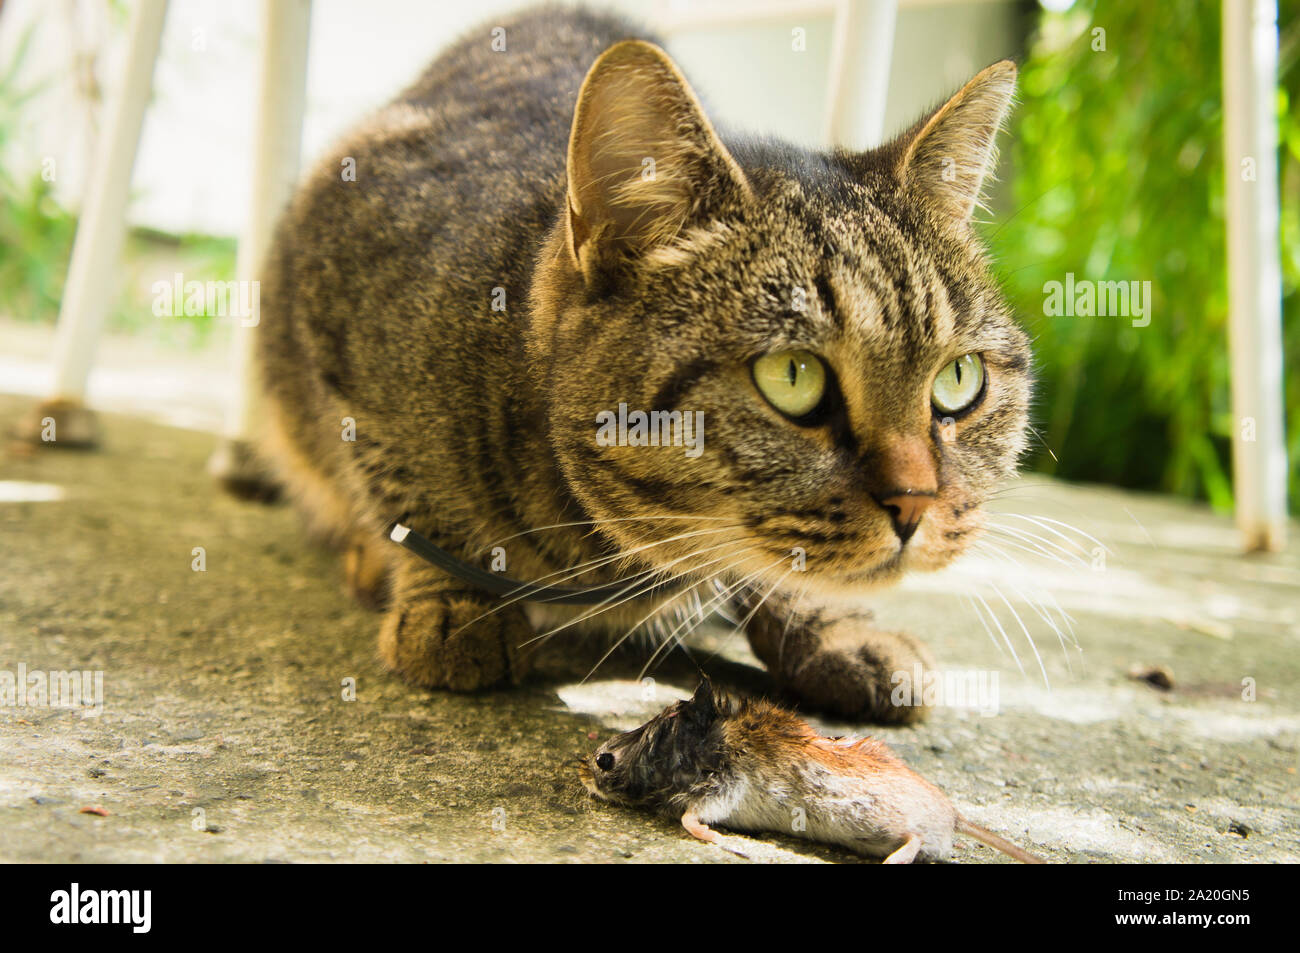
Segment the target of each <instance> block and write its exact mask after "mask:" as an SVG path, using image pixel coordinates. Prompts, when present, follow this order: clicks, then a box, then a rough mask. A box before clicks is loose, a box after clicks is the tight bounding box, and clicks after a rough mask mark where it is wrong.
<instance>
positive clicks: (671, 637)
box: [637, 556, 786, 680]
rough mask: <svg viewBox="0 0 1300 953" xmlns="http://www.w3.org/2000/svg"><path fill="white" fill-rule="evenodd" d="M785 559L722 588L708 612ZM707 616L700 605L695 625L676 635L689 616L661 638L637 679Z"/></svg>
mask: <svg viewBox="0 0 1300 953" xmlns="http://www.w3.org/2000/svg"><path fill="white" fill-rule="evenodd" d="M785 560H786V557H784V556H782V557H781V558H780V559H778V560H776V561H775V562H773V563H769V564H768V565H766V566H764V567H762V568H761V569H756V570H754V571H753V572H752V573H750V574H749V575H748V576H745V577H744V578H743V579H741V580H740V581H739V582H737V583H735V584H734V585H732V586H729V587H728V588H727V589H726V590H724V591H723V592H720V593H718V594H717V595H716V596H714V597H713V599H711V600H709V612H710V613H711V612H712V608H713V606H714V605H715V604H718V605H720V604H721V603H722V602H724V601H725V600H727V599H729V598H731V597H732V596H733V595H735V594H736V593H737V592H739V591H740V590H741V589H742V588H744V587H745V586H746V585H748V584H749V583H750V582H751V581H752V580H754V579H757V578H758V577H759V576H761V575H763V573H765V572H767V571H768V570H770V569H775V568H776V567H777V566H779V565H780V564H781V563H783V562H785ZM707 617H708V614H707V613H705V612H704V609H703V607H702V608H701V610H700V617H699V621H698V622H696V623H695V625H694V626H692V627H691V629H690V630H689V631H688V632H687V633H685V634H684V635H682V636H681V637H678V635H677V633H678V632H680V631H681V630H682V628H683V627H684V626H685V625H686V624H688V623H689V622H690V621H691V620H690V619H689V618H688V619H687V620H686V621H685V622H683V623H681V624H679V625H678V626H677V627H676V628H674V629H673V630H672V631H671V632H669V633H668V635H667V637H666V638H665V639H664V640H663V642H661V643H660V644H659V647H658V648H657V649H655V650H654V653H653V654H652V655H651V656H650V658H649V659H648V660H647V661H646V663H645V665H643V666H642V667H641V673H640V674H639V675H637V679H638V680H640V679H642V678H644V677H645V674H646V672H648V671H649V670H650V666H651V665H653V664H654V661H655V659H656V658H658V657H659V653H660V652H662V651H663V650H664V649H665V648H666V647H667V646H668V645H670V644H672V643H674V642H678V643H680V642H681V641H682V640H683V639H684V638H685V637H686V635H689V634H690V633H691V632H694V631H695V629H696V628H697V627H698V626H699V625H700V623H701V622H703V621H704V619H706V618H707Z"/></svg>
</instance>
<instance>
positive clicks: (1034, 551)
mask: <svg viewBox="0 0 1300 953" xmlns="http://www.w3.org/2000/svg"><path fill="white" fill-rule="evenodd" d="M986 530H987V531H986V533H985V536H984V538H985V539H996V540H997V541H998V542H1000V543H1003V544H1004V545H1007V546H1014V547H1015V548H1016V549H1019V550H1020V551H1021V552H1025V553H1029V554H1030V555H1032V556H1039V557H1041V558H1043V559H1050V560H1051V561H1052V562H1055V563H1059V564H1060V565H1062V566H1064V567H1065V568H1066V569H1081V568H1082V569H1086V568H1087V566H1088V564H1087V563H1086V562H1084V560H1083V559H1082V557H1080V556H1079V555H1078V554H1077V553H1072V552H1070V551H1069V550H1067V549H1062V548H1061V547H1060V546H1059V545H1056V544H1052V545H1051V546H1050V548H1049V546H1048V544H1049V543H1051V540H1048V539H1046V538H1045V537H1042V536H1039V535H1038V534H1036V533H1025V532H1023V531H1020V530H1014V529H1011V528H1010V527H1006V526H989V527H986ZM1058 553H1064V555H1065V556H1068V557H1069V559H1066V558H1063V557H1062V556H1061V555H1058Z"/></svg>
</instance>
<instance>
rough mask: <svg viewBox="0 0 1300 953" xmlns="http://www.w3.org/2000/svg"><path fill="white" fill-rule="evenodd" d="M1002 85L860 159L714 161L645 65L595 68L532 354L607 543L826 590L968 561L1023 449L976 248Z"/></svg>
mask: <svg viewBox="0 0 1300 953" xmlns="http://www.w3.org/2000/svg"><path fill="white" fill-rule="evenodd" d="M1014 86H1015V67H1014V66H1013V65H1012V64H1011V63H1009V62H1002V63H998V64H996V65H994V66H991V67H989V68H988V69H986V70H984V71H983V72H982V73H980V74H979V75H978V76H976V77H975V78H974V79H973V80H971V81H970V83H968V84H967V85H966V86H965V88H963V89H962V90H961V91H960V92H959V93H957V94H956V95H955V96H954V97H953V98H952V99H951V100H950V101H949V102H947V103H946V104H945V105H944V106H942V107H941V108H940V109H938V110H937V111H936V112H935V113H933V114H932V115H930V116H929V117H927V118H925V119H923V120H922V121H921V122H919V123H917V125H916V126H914V127H913V128H912V129H910V130H909V131H907V132H906V133H904V134H903V135H902V136H900V137H899V138H898V139H896V140H894V141H893V142H891V143H889V144H887V145H885V146H883V147H881V148H879V149H875V150H872V151H868V152H863V153H849V152H843V151H836V152H833V153H821V152H813V151H805V150H801V149H797V148H794V147H791V146H788V145H784V144H780V143H775V142H769V141H760V140H749V141H746V140H737V141H736V142H733V143H732V144H731V146H730V148H728V147H727V146H724V145H723V143H722V141H721V139H720V138H719V137H718V135H717V134H716V133H715V131H714V129H713V127H712V125H711V124H710V123H709V121H708V119H707V118H706V116H705V114H704V112H703V111H702V109H701V107H700V105H699V103H698V101H697V100H696V98H695V96H694V95H693V94H692V92H691V90H690V88H689V86H688V85H687V84H686V81H685V80H684V79H683V78H682V76H681V74H680V73H679V72H678V71H677V69H676V68H675V67H674V65H673V64H672V62H671V61H670V60H669V59H668V57H667V56H666V55H665V54H664V53H663V52H662V51H661V50H659V49H658V48H657V47H654V46H652V45H650V44H647V43H642V42H637V41H628V42H624V43H620V44H618V45H617V46H614V47H612V48H611V49H610V50H608V51H607V52H606V53H605V54H604V55H602V56H601V58H600V59H599V60H598V61H597V62H596V64H595V65H594V66H593V67H592V69H591V72H590V73H589V74H588V76H587V79H586V81H585V83H584V85H583V87H582V91H581V93H580V95H579V99H578V105H577V109H576V111H575V115H574V123H573V129H572V134H571V138H570V143H569V152H568V166H567V171H568V187H567V207H566V208H565V209H563V210H562V213H561V218H560V221H559V222H558V223H557V225H556V227H555V229H554V230H553V232H552V235H551V238H550V240H549V241H548V243H547V245H546V246H545V248H544V250H543V253H542V257H541V260H540V262H539V264H538V269H537V273H536V277H535V280H534V286H533V301H532V304H533V319H532V323H531V326H530V328H529V331H528V348H529V354H530V358H531V366H532V368H533V374H534V376H535V378H536V381H537V384H538V386H539V387H540V389H541V390H542V393H543V396H544V399H545V400H546V401H547V405H548V406H547V413H548V420H549V426H550V428H551V436H552V442H553V444H554V446H555V448H556V453H557V456H558V460H559V464H560V466H561V468H562V470H563V472H564V474H565V476H566V478H567V480H568V482H569V484H570V486H571V488H572V490H573V493H574V494H575V495H576V497H577V498H578V499H579V500H580V501H581V503H582V504H583V506H584V507H585V508H586V509H587V511H588V512H589V513H590V515H591V516H592V518H593V519H596V520H601V521H603V522H602V523H601V524H600V529H601V532H603V533H604V534H605V535H606V536H607V537H609V538H611V539H612V540H614V541H615V542H616V543H617V544H618V545H619V546H620V547H621V548H623V549H624V550H625V551H629V552H634V553H635V556H636V559H637V561H638V562H641V563H648V564H651V565H654V566H658V567H663V568H671V570H672V571H673V572H674V573H676V572H681V571H684V570H687V569H698V570H699V571H700V573H701V574H702V575H706V574H709V573H714V572H719V573H721V574H722V575H721V578H723V579H729V580H732V581H739V580H740V579H741V578H744V577H746V576H750V577H751V581H754V582H758V583H762V582H770V583H773V584H775V583H776V581H777V580H778V579H780V578H782V577H785V580H786V582H785V583H784V587H786V588H788V589H790V590H795V589H800V588H804V587H808V588H810V589H813V590H816V591H820V592H822V593H824V594H826V595H831V594H836V593H850V592H855V591H859V590H861V589H863V588H865V587H868V586H872V585H876V584H880V583H885V582H889V581H892V580H894V579H896V578H897V576H898V575H899V574H900V573H901V572H904V571H907V570H914V569H936V568H939V567H941V566H943V565H945V564H947V563H948V562H949V561H950V560H952V559H953V558H954V557H955V556H956V555H958V554H959V553H961V552H962V551H963V549H964V548H965V547H966V546H967V545H968V543H969V542H970V540H971V538H972V536H973V535H974V533H975V531H977V530H978V529H979V528H980V525H981V520H982V510H981V504H982V503H983V502H984V501H985V500H986V499H987V498H988V496H989V494H990V491H991V490H993V488H994V487H995V486H996V485H997V484H998V483H999V481H1001V480H1002V479H1003V478H1005V477H1006V476H1008V475H1009V474H1010V473H1011V472H1012V471H1013V470H1014V468H1015V465H1016V462H1017V458H1018V457H1019V455H1020V453H1021V451H1022V449H1023V448H1024V445H1025V430H1026V426H1027V407H1028V403H1029V398H1030V383H1031V381H1030V354H1029V348H1028V343H1027V338H1026V335H1025V334H1024V332H1023V331H1022V330H1021V329H1020V328H1019V327H1018V326H1017V324H1016V323H1015V321H1014V320H1013V319H1012V316H1011V314H1010V312H1009V310H1008V308H1007V305H1006V304H1005V302H1004V301H1003V299H1002V297H1001V296H1000V294H999V292H998V289H997V286H996V285H995V283H994V282H993V280H992V279H991V278H990V276H989V275H988V273H987V268H986V264H985V260H984V257H983V252H982V249H981V248H980V246H979V243H978V242H977V241H976V239H975V236H974V235H973V233H972V230H971V226H970V220H971V215H972V212H973V210H974V209H975V207H976V206H977V205H978V203H979V200H980V190H981V184H982V182H983V179H984V177H985V175H986V174H987V173H988V171H989V170H990V168H991V167H992V165H993V164H994V162H995V149H994V140H995V137H996V134H997V132H998V128H999V125H1000V123H1001V122H1002V119H1003V117H1004V116H1005V114H1006V111H1007V109H1008V106H1009V104H1010V102H1011V98H1012V95H1013V91H1014ZM620 405H622V406H621V407H620ZM638 411H639V412H642V413H644V414H646V419H645V420H644V421H643V420H642V418H641V417H639V416H638V415H637V412H638ZM654 411H659V412H666V413H661V415H660V416H653V415H652V414H651V412H654ZM672 412H677V416H672ZM701 415H702V416H701ZM701 419H702V421H703V427H702V432H701V431H700V428H699V427H698V425H697V426H695V427H693V428H692V429H691V430H689V431H687V430H685V429H684V427H683V424H684V423H685V422H688V421H689V423H691V424H696V423H697V421H699V420H701ZM643 422H644V425H645V426H644V427H643V426H641V424H642V423H643ZM651 433H653V434H655V435H656V436H657V437H658V439H657V440H654V442H655V443H659V444H660V445H658V446H655V445H644V443H646V442H649V441H650V440H651V436H650V435H651ZM700 438H702V439H700ZM665 441H666V442H667V443H668V445H666V446H665V445H663V444H664V443H665ZM676 517H687V518H686V519H677V518H676ZM670 537H679V538H677V539H675V540H671V541H669V538H670ZM800 553H802V554H803V557H802V558H800V555H799V554H800ZM751 574H752V575H751Z"/></svg>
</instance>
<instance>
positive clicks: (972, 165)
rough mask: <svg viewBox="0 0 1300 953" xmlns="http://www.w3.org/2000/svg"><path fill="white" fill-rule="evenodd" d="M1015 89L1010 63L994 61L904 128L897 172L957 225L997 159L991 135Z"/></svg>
mask: <svg viewBox="0 0 1300 953" xmlns="http://www.w3.org/2000/svg"><path fill="white" fill-rule="evenodd" d="M1015 92H1016V65H1015V64H1014V63H1012V62H1011V61H1010V60H1003V61H1002V62H1000V63H994V64H993V65H992V66H990V67H989V68H988V69H986V70H984V71H983V72H981V73H980V74H979V75H978V76H976V77H975V78H974V79H972V80H971V81H970V82H969V83H967V84H966V85H965V86H964V87H962V89H961V91H960V92H958V93H957V95H955V96H953V97H952V99H950V100H948V102H946V103H945V104H944V105H943V106H941V107H940V108H939V110H938V111H937V112H935V113H934V114H933V115H932V116H930V117H929V118H928V119H925V120H922V121H921V122H920V123H918V124H917V126H916V127H915V128H914V129H912V130H911V131H910V132H908V133H906V134H905V135H904V136H903V137H902V140H901V142H902V143H903V150H902V155H901V157H900V159H899V162H898V166H897V173H898V176H899V178H900V179H901V180H902V182H903V185H904V187H905V188H907V189H908V190H909V191H912V192H914V193H915V194H917V195H919V196H920V197H922V198H924V199H927V200H928V201H930V202H933V203H934V204H935V205H936V206H937V207H938V208H939V210H940V211H941V212H943V213H944V214H945V215H946V216H947V217H949V218H950V219H953V220H955V221H957V222H960V223H961V224H962V225H965V224H967V223H968V222H969V221H970V218H971V215H972V214H973V213H974V211H975V207H976V206H977V205H979V204H980V193H981V190H982V188H983V186H984V179H985V177H986V176H987V175H988V174H989V173H990V172H991V171H992V169H993V166H994V165H995V164H996V163H997V147H996V140H997V134H998V130H999V129H1000V128H1001V127H1002V121H1003V120H1004V119H1005V118H1006V115H1007V111H1008V110H1009V109H1010V108H1011V102H1012V99H1013V97H1014V96H1015Z"/></svg>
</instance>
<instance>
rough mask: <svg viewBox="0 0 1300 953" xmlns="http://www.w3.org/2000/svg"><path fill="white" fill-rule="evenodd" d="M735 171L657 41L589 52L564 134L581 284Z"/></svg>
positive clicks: (738, 178)
mask: <svg viewBox="0 0 1300 953" xmlns="http://www.w3.org/2000/svg"><path fill="white" fill-rule="evenodd" d="M748 195H749V185H748V183H747V182H746V181H745V176H744V173H742V172H741V170H740V167H739V166H738V165H737V164H736V162H735V160H734V159H733V158H732V157H731V154H730V153H729V152H727V149H726V147H725V146H723V144H722V142H721V141H720V140H719V139H718V136H717V133H715V132H714V130H713V126H712V125H711V124H710V123H709V120H708V118H707V117H706V116H705V115H704V111H703V110H702V109H701V108H700V104H699V101H698V100H697V99H696V98H695V94H694V93H693V92H692V91H691V88H690V86H689V85H688V84H687V82H686V80H685V78H684V77H683V76H682V74H681V73H680V72H678V70H677V67H676V66H674V65H673V62H672V60H670V59H669V58H668V55H667V54H666V53H664V51H663V50H661V49H659V47H657V46H654V45H652V44H650V43H645V42H642V41H640V40H625V41H623V42H621V43H617V44H615V45H614V46H612V47H610V48H609V49H608V50H606V51H605V52H604V53H603V54H601V57H600V58H599V59H598V60H596V62H595V64H594V65H593V66H592V67H591V70H590V71H589V72H588V73H587V78H586V79H585V80H584V81H583V84H582V90H581V92H579V94H578V105H577V109H576V110H575V111H574V116H573V128H572V131H571V133H570V136H569V154H568V209H567V212H568V214H567V227H568V238H569V242H568V244H569V251H570V253H571V254H572V256H573V262H574V264H575V266H576V267H577V268H578V269H579V270H580V271H581V272H582V274H583V277H584V279H585V280H586V281H587V283H588V285H589V286H590V285H591V284H593V283H594V282H595V281H597V280H598V276H600V275H602V274H604V273H605V272H607V271H608V269H610V268H611V267H615V266H617V264H618V262H619V261H620V260H627V259H628V258H634V257H636V256H637V255H639V254H642V253H644V252H646V251H647V250H649V249H651V248H654V247H656V246H660V245H664V244H667V243H669V242H671V241H672V240H673V239H674V238H676V237H677V235H678V234H679V233H680V232H681V231H682V229H683V228H685V227H687V226H688V225H691V224H695V223H696V222H698V221H703V220H705V219H706V218H707V217H708V215H709V214H710V212H711V211H713V210H715V209H718V208H720V207H721V206H722V205H723V204H725V203H726V202H728V201H732V200H735V199H737V198H742V199H743V198H744V197H747V196H748Z"/></svg>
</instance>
